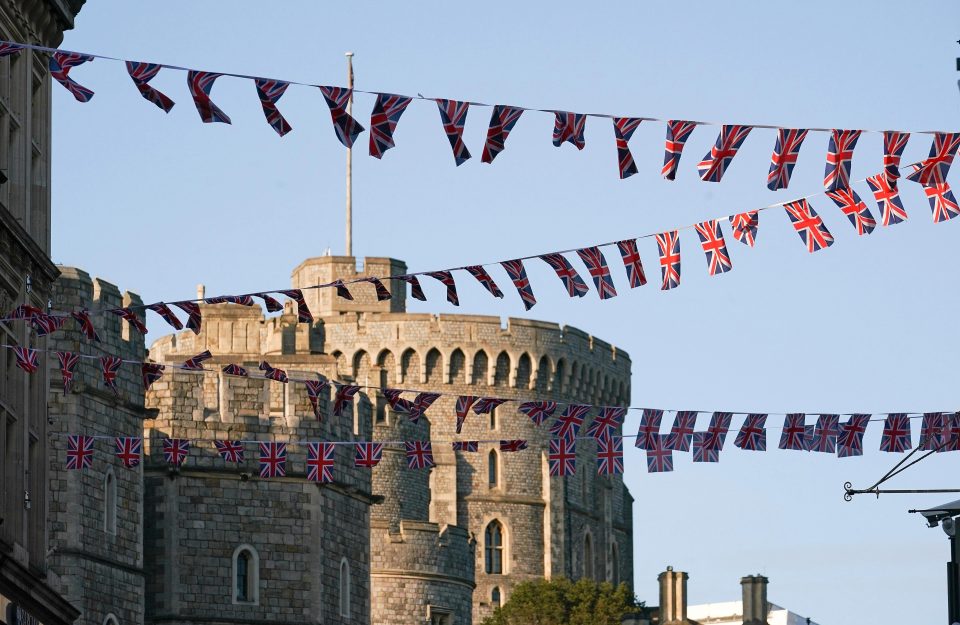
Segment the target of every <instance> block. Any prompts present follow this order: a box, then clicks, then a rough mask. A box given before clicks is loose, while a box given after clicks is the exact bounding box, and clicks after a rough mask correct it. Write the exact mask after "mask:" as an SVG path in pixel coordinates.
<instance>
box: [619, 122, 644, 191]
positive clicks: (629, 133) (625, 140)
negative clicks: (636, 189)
mask: <svg viewBox="0 0 960 625" xmlns="http://www.w3.org/2000/svg"><path fill="white" fill-rule="evenodd" d="M642 121H643V119H641V118H639V117H614V118H613V136H614V138H615V139H616V142H617V164H618V166H619V168H620V179H621V180H623V179H625V178H629V177H630V176H632V175H634V174H635V173H637V164H636V162H634V160H633V154H632V153H631V152H630V145H629V142H630V138H631V137H633V133H634V132H635V131H636V130H637V127H638V126H639V125H640V122H642Z"/></svg>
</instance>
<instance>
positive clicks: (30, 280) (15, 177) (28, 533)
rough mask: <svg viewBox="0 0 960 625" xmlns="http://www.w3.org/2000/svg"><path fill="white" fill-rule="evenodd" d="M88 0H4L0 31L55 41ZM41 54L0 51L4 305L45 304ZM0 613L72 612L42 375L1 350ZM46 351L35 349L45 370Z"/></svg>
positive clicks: (26, 335)
mask: <svg viewBox="0 0 960 625" xmlns="http://www.w3.org/2000/svg"><path fill="white" fill-rule="evenodd" d="M83 2H84V0H7V1H5V2H2V3H0V39H3V40H5V41H15V42H24V43H32V44H40V45H43V46H57V45H58V44H59V43H60V42H61V41H62V39H63V31H64V30H68V29H70V28H72V27H73V20H74V17H76V15H77V13H78V12H79V11H80V8H81V7H82V6H83ZM47 68H48V60H47V55H45V54H41V53H35V52H32V51H30V50H21V51H20V52H19V53H16V54H12V55H9V56H5V57H2V58H0V311H3V313H4V314H6V313H8V312H9V311H11V310H13V309H14V308H16V307H18V306H21V305H29V306H33V307H36V308H39V309H41V310H42V309H44V308H45V307H46V305H47V301H48V300H49V298H50V292H51V287H52V283H53V280H54V279H55V278H56V277H57V269H56V267H55V266H54V265H53V263H52V262H51V261H50V117H51V114H50V110H51V109H50V85H51V83H50V75H49V71H48V69H47ZM0 333H2V335H3V336H2V341H0V342H2V343H4V344H7V345H20V346H30V347H34V348H36V347H40V348H43V347H45V340H44V339H39V338H38V337H37V336H36V333H35V332H34V331H33V330H32V329H31V327H30V326H29V325H28V324H27V323H26V322H25V321H22V320H13V321H5V322H0ZM0 352H2V353H0V418H2V421H0V424H2V427H0V450H2V461H0V484H2V498H0V619H3V620H6V621H8V622H9V621H14V620H16V621H17V622H24V621H29V620H31V619H39V620H40V621H42V622H43V623H45V624H46V625H60V624H64V623H69V622H70V621H72V620H73V619H74V618H75V616H76V610H74V609H73V608H72V607H71V606H70V605H69V604H68V603H66V602H65V601H64V600H63V598H62V597H60V596H59V595H58V594H57V593H56V591H55V590H54V587H55V586H56V580H54V579H52V576H51V575H50V574H49V572H48V569H47V557H46V553H47V537H46V532H45V527H46V517H47V497H46V489H45V485H46V482H47V453H48V452H47V434H48V430H47V411H46V403H45V400H46V395H47V387H46V383H47V378H46V376H45V375H43V374H39V375H31V376H28V375H27V374H25V373H24V372H23V371H21V370H20V369H18V368H16V367H15V366H14V364H13V363H14V355H13V352H12V351H11V350H8V349H3V350H0ZM46 360H47V359H46V357H45V355H44V354H43V353H41V354H40V366H41V370H45V369H46Z"/></svg>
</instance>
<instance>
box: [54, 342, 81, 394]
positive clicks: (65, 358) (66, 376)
mask: <svg viewBox="0 0 960 625" xmlns="http://www.w3.org/2000/svg"><path fill="white" fill-rule="evenodd" d="M57 358H58V359H59V360H60V375H61V376H62V378H63V394H64V395H66V394H67V393H69V392H70V389H71V388H73V369H74V367H76V366H77V363H78V362H80V354H74V353H72V352H57Z"/></svg>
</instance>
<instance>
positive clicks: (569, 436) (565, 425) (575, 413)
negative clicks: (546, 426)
mask: <svg viewBox="0 0 960 625" xmlns="http://www.w3.org/2000/svg"><path fill="white" fill-rule="evenodd" d="M590 408H591V406H585V405H582V404H568V405H567V407H566V409H565V410H564V411H563V414H561V415H560V416H558V417H557V418H556V420H555V421H554V422H553V424H552V425H551V426H550V433H551V434H553V435H554V436H556V437H559V438H563V439H566V440H570V441H572V440H574V439H576V438H577V435H578V434H579V433H580V426H582V425H583V419H584V417H586V415H587V413H588V412H590Z"/></svg>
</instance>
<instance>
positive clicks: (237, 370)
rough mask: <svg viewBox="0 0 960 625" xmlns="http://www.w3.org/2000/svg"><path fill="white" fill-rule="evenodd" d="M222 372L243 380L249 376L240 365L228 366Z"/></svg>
mask: <svg viewBox="0 0 960 625" xmlns="http://www.w3.org/2000/svg"><path fill="white" fill-rule="evenodd" d="M223 372H224V373H225V374H227V375H235V376H237V377H241V378H245V377H247V376H248V375H249V373H247V370H246V368H245V367H241V366H240V365H235V364H229V365H226V366H225V367H224V368H223Z"/></svg>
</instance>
